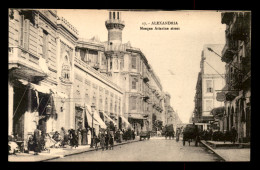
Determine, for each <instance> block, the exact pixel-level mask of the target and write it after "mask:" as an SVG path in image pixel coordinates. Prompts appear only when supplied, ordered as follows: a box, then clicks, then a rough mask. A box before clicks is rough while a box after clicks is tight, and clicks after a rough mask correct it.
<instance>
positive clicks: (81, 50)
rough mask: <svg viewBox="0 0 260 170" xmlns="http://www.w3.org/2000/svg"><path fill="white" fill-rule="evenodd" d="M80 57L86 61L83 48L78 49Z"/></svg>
mask: <svg viewBox="0 0 260 170" xmlns="http://www.w3.org/2000/svg"><path fill="white" fill-rule="evenodd" d="M80 58H81V60H82V61H85V62H87V58H86V51H85V50H83V49H80Z"/></svg>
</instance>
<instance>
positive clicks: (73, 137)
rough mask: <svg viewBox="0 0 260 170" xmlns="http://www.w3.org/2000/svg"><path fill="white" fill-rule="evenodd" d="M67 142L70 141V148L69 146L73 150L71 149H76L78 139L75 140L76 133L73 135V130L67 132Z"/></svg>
mask: <svg viewBox="0 0 260 170" xmlns="http://www.w3.org/2000/svg"><path fill="white" fill-rule="evenodd" d="M69 133H70V134H69V140H70V146H71V148H73V147H75V148H76V147H78V139H77V135H76V133H75V130H73V129H70V131H69Z"/></svg>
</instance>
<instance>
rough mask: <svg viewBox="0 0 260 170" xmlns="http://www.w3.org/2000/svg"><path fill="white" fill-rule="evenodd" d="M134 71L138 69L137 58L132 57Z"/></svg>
mask: <svg viewBox="0 0 260 170" xmlns="http://www.w3.org/2000/svg"><path fill="white" fill-rule="evenodd" d="M132 69H136V57H132Z"/></svg>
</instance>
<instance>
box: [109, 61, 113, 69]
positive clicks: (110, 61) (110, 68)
mask: <svg viewBox="0 0 260 170" xmlns="http://www.w3.org/2000/svg"><path fill="white" fill-rule="evenodd" d="M112 64H113V63H112V60H111V59H110V70H111V69H112Z"/></svg>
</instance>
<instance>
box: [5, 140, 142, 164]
mask: <svg viewBox="0 0 260 170" xmlns="http://www.w3.org/2000/svg"><path fill="white" fill-rule="evenodd" d="M139 140H140V138H139V136H137V137H136V138H135V140H130V141H123V142H122V143H116V142H115V144H114V146H118V145H124V144H127V143H133V142H138V141H139ZM99 149H100V148H99ZM94 150H95V149H94V148H90V145H84V146H82V145H81V146H78V147H77V148H72V149H71V148H70V147H68V148H50V153H47V152H41V153H39V155H33V152H30V153H29V154H28V153H17V154H16V155H8V161H9V162H41V161H47V160H51V159H57V158H60V157H66V156H69V155H75V154H80V153H84V152H90V151H94Z"/></svg>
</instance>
